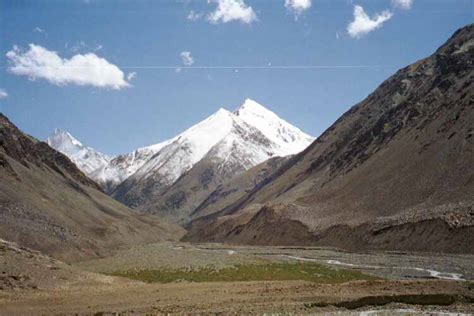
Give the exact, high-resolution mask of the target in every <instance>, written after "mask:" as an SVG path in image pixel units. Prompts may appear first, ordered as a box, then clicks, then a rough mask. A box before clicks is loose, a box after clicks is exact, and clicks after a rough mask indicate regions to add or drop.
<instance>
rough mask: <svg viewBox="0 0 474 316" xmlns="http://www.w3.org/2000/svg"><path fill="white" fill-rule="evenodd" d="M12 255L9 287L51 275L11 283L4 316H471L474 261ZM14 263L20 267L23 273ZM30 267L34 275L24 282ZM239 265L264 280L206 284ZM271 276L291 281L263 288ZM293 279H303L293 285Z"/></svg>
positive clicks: (171, 250) (405, 256)
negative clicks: (375, 314) (335, 315)
mask: <svg viewBox="0 0 474 316" xmlns="http://www.w3.org/2000/svg"><path fill="white" fill-rule="evenodd" d="M12 249H13V252H12V251H10V248H7V249H6V250H5V249H3V250H4V251H3V252H2V253H1V254H0V255H1V256H0V259H3V261H4V263H5V265H4V266H2V269H3V270H8V271H2V273H3V272H5V273H4V276H5V275H6V276H8V273H10V274H11V275H10V277H11V278H12V280H16V279H18V271H25V272H24V274H25V275H23V276H22V278H23V279H28V282H29V283H31V284H33V283H34V282H35V278H36V277H38V275H40V274H41V271H40V270H38V269H40V267H43V266H44V264H46V263H47V265H45V266H44V267H46V268H45V269H46V270H45V273H46V272H47V273H49V278H48V279H49V282H44V281H43V282H40V283H38V284H37V286H36V285H35V286H23V287H22V286H16V287H15V286H12V287H11V288H8V287H6V286H5V285H4V286H3V288H1V289H0V314H2V315H3V314H4V315H15V314H17V315H18V314H28V313H34V314H55V313H57V314H64V313H79V314H95V313H114V312H119V313H131V314H134V313H137V314H140V313H182V312H213V313H217V312H223V313H277V312H280V313H305V314H306V313H326V312H336V311H337V312H343V313H347V314H354V315H357V314H360V313H361V312H362V311H368V310H377V311H386V312H385V313H388V314H393V313H398V314H413V313H419V312H422V311H425V312H426V311H430V312H437V313H442V312H455V313H465V314H469V313H472V312H473V311H474V283H472V280H473V279H474V256H471V255H466V256H464V255H449V256H448V255H438V254H413V253H390V252H367V253H357V254H356V253H347V252H341V251H337V250H333V249H321V248H306V247H304V248H298V247H247V246H245V247H243V246H233V245H232V246H229V245H221V244H202V245H193V244H188V243H158V244H149V245H143V246H136V247H133V248H130V249H122V250H120V251H118V252H117V253H116V254H115V255H114V256H112V257H107V258H101V259H94V260H90V261H83V262H79V263H76V264H73V265H66V264H62V263H59V262H52V261H50V260H49V259H47V258H45V257H43V256H41V255H39V254H37V253H34V252H24V251H26V250H24V249H18V248H12ZM0 250H1V249H0ZM15 260H17V261H18V260H20V261H21V262H22V263H23V265H22V266H21V267H18V268H17V270H16V272H15V271H14V270H15V267H14V263H15ZM25 262H28V263H29V264H30V265H29V266H28V265H25ZM32 267H35V269H34V271H36V272H35V273H36V275H32V276H27V274H28V271H29V270H31V269H30V268H32ZM232 267H240V269H244V271H245V273H248V272H249V271H258V273H257V274H255V275H252V274H249V275H250V278H252V277H255V279H256V280H258V281H252V280H246V281H242V282H237V281H238V280H237V279H235V280H234V279H232V278H233V277H236V278H237V274H235V275H234V274H232V273H227V274H225V275H223V276H224V277H225V280H227V281H226V282H209V281H211V280H219V279H218V278H219V277H220V274H219V271H224V270H225V271H233V270H232V269H233V268H232ZM249 267H250V268H251V269H249ZM255 267H258V269H260V270H255V269H254V268H255ZM262 267H263V268H262ZM275 267H276V268H275ZM226 269H227V270H226ZM229 269H230V270H229ZM262 269H263V270H262ZM272 269H274V271H273V270H272ZM295 269H296V270H295ZM308 269H309V270H308ZM311 269H317V270H311ZM9 271H10V272H9ZM12 271H13V272H12ZM203 271H205V272H206V273H203ZM262 271H264V272H262ZM308 271H313V272H314V271H319V272H318V273H319V274H318V273H316V272H314V273H315V274H317V275H316V276H314V275H313V276H309V277H308V278H307V277H304V274H306V273H308ZM66 272H67V273H66ZM74 272H75V273H76V274H74ZM178 272H179V273H178ZM15 273H17V275H14V274H15ZM269 273H270V274H269ZM271 273H276V274H273V275H276V276H277V277H279V278H290V279H288V280H280V281H275V280H273V279H272V281H269V280H265V276H268V275H271ZM295 273H297V274H296V275H300V276H301V275H303V277H301V278H300V279H297V280H295V279H293V280H291V277H292V276H294V275H295ZM298 273H299V274H298ZM112 275H126V276H129V277H131V278H135V279H137V280H132V279H129V278H123V277H115V276H112ZM163 275H165V276H167V277H170V278H171V279H166V280H167V281H166V282H167V283H154V282H152V281H156V280H155V279H153V278H154V277H156V276H159V277H160V278H163ZM173 277H174V278H175V279H173ZM190 277H193V278H196V277H199V280H200V281H202V282H189V281H187V279H188V278H190ZM206 278H209V279H206ZM20 279H21V278H20ZM51 279H52V280H55V282H51ZM138 280H144V281H147V282H141V281H138ZM159 280H162V279H159ZM0 281H1V278H0ZM52 283H55V284H52ZM0 285H1V284H0Z"/></svg>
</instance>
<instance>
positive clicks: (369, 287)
mask: <svg viewBox="0 0 474 316" xmlns="http://www.w3.org/2000/svg"><path fill="white" fill-rule="evenodd" d="M419 293H423V294H424V295H425V296H428V295H431V294H443V295H453V296H459V297H461V296H463V297H464V296H469V295H471V297H472V295H473V293H472V290H469V289H468V286H467V285H466V284H462V283H459V282H453V281H416V282H414V281H359V282H350V283H345V284H341V285H328V284H314V283H309V282H301V281H285V282H228V283H171V284H143V283H139V282H122V281H121V280H117V281H116V282H111V283H110V284H107V285H105V284H103V285H99V286H78V287H70V288H61V289H55V290H49V291H32V290H28V291H25V292H22V293H8V294H2V295H1V296H0V310H1V312H0V313H1V314H3V315H22V314H27V313H32V312H34V313H35V314H63V313H73V314H75V313H79V314H85V313H91V314H96V313H132V314H133V313H137V314H141V313H182V312H193V313H204V312H205V313H315V312H329V311H336V310H340V311H348V310H347V309H345V308H341V309H336V308H335V307H333V306H330V304H335V303H338V302H344V301H354V300H357V299H359V298H362V297H368V296H375V297H378V296H381V295H394V294H397V295H414V294H419ZM326 304H327V305H328V306H324V305H326ZM381 307H384V308H387V307H389V308H396V307H397V308H402V307H405V308H406V305H404V304H397V303H396V302H395V303H392V304H391V305H390V304H389V305H388V306H381ZM367 308H369V306H361V307H360V309H361V310H364V309H367ZM370 308H371V309H373V308H374V307H373V306H370ZM376 308H380V306H376ZM416 308H417V309H421V310H422V309H423V308H422V306H416ZM472 308H473V305H472V304H467V303H459V302H458V303H455V304H454V305H450V306H438V307H434V306H427V307H425V309H429V310H449V311H452V312H454V311H456V312H464V313H468V312H472V311H473V309H472Z"/></svg>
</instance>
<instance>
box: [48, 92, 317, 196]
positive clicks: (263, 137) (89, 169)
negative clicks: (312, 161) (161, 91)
mask: <svg viewBox="0 0 474 316" xmlns="http://www.w3.org/2000/svg"><path fill="white" fill-rule="evenodd" d="M312 141H313V138H312V137H311V136H309V135H307V134H305V133H303V132H302V131H301V130H299V129H298V128H296V127H294V126H293V125H291V124H289V123H287V122H286V121H284V120H283V119H281V118H279V117H278V116H277V115H276V114H275V113H273V112H272V111H270V110H269V109H267V108H265V107H264V106H263V105H261V104H259V103H257V102H255V101H253V100H251V99H246V100H245V102H244V103H243V104H242V105H241V106H240V107H239V108H238V109H237V110H236V111H234V112H230V111H228V110H226V109H224V108H219V109H218V110H217V111H216V112H215V113H214V114H212V115H210V116H209V117H207V118H206V119H204V120H202V121H201V122H199V123H197V124H195V125H193V126H192V127H190V128H188V129H186V130H185V131H184V132H182V133H181V134H179V135H177V136H175V137H173V138H171V139H169V140H166V141H164V142H161V143H158V144H155V145H151V146H147V147H143V148H139V149H137V150H135V151H133V152H131V153H128V154H124V155H119V156H116V157H113V158H111V157H108V156H107V155H104V154H102V153H100V152H98V151H96V150H94V149H92V148H90V147H87V146H84V145H83V144H82V143H81V142H80V141H79V140H77V139H76V138H74V137H73V136H72V135H71V134H70V133H68V132H67V131H63V130H60V129H55V131H54V133H53V135H51V136H50V137H49V138H48V140H47V142H48V144H49V145H50V146H51V147H53V148H55V149H57V150H59V151H61V152H62V153H63V154H65V155H67V156H68V157H69V158H70V159H71V160H72V161H73V162H74V163H76V165H77V166H78V167H79V168H80V169H81V170H82V171H83V172H84V173H86V174H87V175H88V176H89V177H91V178H92V179H94V180H95V181H97V182H98V183H99V184H101V185H102V186H103V187H104V188H105V189H106V191H109V192H111V191H112V190H114V189H115V187H116V186H117V185H119V184H120V183H122V182H124V181H125V180H126V179H128V178H131V181H132V182H133V183H135V182H139V181H147V183H152V184H153V185H154V186H156V187H160V186H162V185H164V186H168V185H171V184H172V183H174V182H175V181H176V180H177V179H178V178H179V177H180V176H181V175H183V174H184V173H185V172H187V171H188V170H190V169H191V168H192V167H193V166H194V165H195V164H196V163H198V162H199V161H200V160H201V159H203V158H204V157H206V158H209V159H217V160H219V161H225V164H223V165H222V166H223V168H228V166H231V165H232V166H237V165H239V166H240V167H239V168H240V169H239V170H241V169H242V168H244V169H248V168H250V167H252V166H254V165H256V164H258V163H260V162H262V161H263V160H265V159H268V158H270V157H273V156H286V155H291V154H295V153H297V152H299V151H301V150H303V149H304V148H305V147H306V146H308V145H309V144H310V143H311V142H312ZM230 169H232V168H230Z"/></svg>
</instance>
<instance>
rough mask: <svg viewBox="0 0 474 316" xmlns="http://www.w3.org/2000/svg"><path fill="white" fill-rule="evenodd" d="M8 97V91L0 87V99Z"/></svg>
mask: <svg viewBox="0 0 474 316" xmlns="http://www.w3.org/2000/svg"><path fill="white" fill-rule="evenodd" d="M6 97H8V93H7V91H6V90H5V89H0V99H5V98H6Z"/></svg>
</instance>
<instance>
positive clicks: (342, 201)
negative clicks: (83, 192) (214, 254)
mask: <svg viewBox="0 0 474 316" xmlns="http://www.w3.org/2000/svg"><path fill="white" fill-rule="evenodd" d="M473 60H474V25H469V26H466V27H464V28H462V29H460V30H459V31H457V32H456V33H455V34H454V35H453V37H452V38H451V39H449V40H448V42H447V43H446V44H444V45H443V46H442V47H441V48H439V49H438V50H437V51H436V53H435V54H433V55H432V56H430V57H428V58H426V59H423V60H420V61H418V62H416V63H414V64H412V65H410V66H408V67H406V68H403V69H401V70H399V71H398V72H397V73H396V74H395V75H393V76H392V77H391V78H389V79H388V80H386V81H385V82H384V83H382V84H381V85H380V86H379V87H378V88H377V89H376V90H375V91H374V92H373V93H372V94H371V95H369V96H368V97H367V98H366V99H365V100H364V101H362V102H361V103H359V104H357V105H356V106H354V107H352V108H351V109H350V110H349V111H348V112H347V113H345V114H344V115H343V116H342V117H341V118H339V119H338V120H337V121H336V122H335V123H334V124H333V125H332V126H331V127H330V128H329V129H328V130H327V131H326V132H325V133H324V134H323V135H322V136H321V137H319V138H318V139H317V140H316V141H315V142H314V143H313V144H312V145H311V146H310V147H309V148H308V149H307V150H305V152H303V153H302V154H300V155H298V156H296V157H295V158H293V159H291V160H290V161H289V162H287V163H286V164H284V165H283V166H282V167H281V168H280V169H279V170H278V171H277V172H276V173H275V174H273V176H272V177H270V178H269V181H266V182H265V183H263V184H260V185H257V186H255V188H254V189H253V190H252V191H251V192H249V193H248V194H246V195H245V196H243V197H242V198H240V199H239V200H237V201H235V202H233V203H232V204H231V205H228V206H226V207H225V208H223V209H222V210H221V211H220V212H217V213H216V214H217V215H216V214H215V215H209V216H207V217H205V218H202V219H198V220H196V221H194V222H193V223H192V225H190V231H189V232H188V234H187V235H186V237H185V239H186V240H194V241H203V240H208V241H209V240H210V241H230V242H241V243H254V244H316V245H332V246H339V247H345V248H350V249H363V248H381V249H400V250H432V251H446V252H471V253H472V252H474V247H473V246H472V245H473V244H474V226H473V224H474V223H473V222H474V220H473V218H474V137H473V134H474V95H473V94H474V68H473V67H474V65H473ZM259 204H266V205H265V206H264V207H257V209H256V207H255V206H252V205H259Z"/></svg>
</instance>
